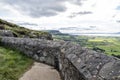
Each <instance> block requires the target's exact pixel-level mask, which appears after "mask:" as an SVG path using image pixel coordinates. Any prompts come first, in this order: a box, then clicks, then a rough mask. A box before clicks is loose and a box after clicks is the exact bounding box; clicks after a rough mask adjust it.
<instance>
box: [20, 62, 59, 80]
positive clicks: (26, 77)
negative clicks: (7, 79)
mask: <svg viewBox="0 0 120 80" xmlns="http://www.w3.org/2000/svg"><path fill="white" fill-rule="evenodd" d="M19 80H61V79H60V76H59V73H58V72H57V71H56V70H55V69H54V68H53V67H51V66H48V65H45V64H42V63H37V62H35V63H34V65H33V66H32V68H31V69H30V70H28V71H27V72H26V73H25V74H23V76H22V77H21V78H20V79H19Z"/></svg>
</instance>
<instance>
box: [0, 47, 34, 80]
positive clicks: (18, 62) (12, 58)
mask: <svg viewBox="0 0 120 80" xmlns="http://www.w3.org/2000/svg"><path fill="white" fill-rule="evenodd" d="M32 64H33V61H32V60H31V59H29V58H28V57H26V56H25V55H23V54H22V53H21V52H19V51H17V50H11V49H9V48H4V47H1V46H0V80H18V79H19V77H20V76H22V74H23V73H24V72H25V71H26V70H27V69H28V68H29V67H30V66H31V65H32Z"/></svg>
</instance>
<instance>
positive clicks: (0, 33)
mask: <svg viewBox="0 0 120 80" xmlns="http://www.w3.org/2000/svg"><path fill="white" fill-rule="evenodd" d="M0 36H4V37H14V35H13V33H12V32H11V31H10V30H0Z"/></svg>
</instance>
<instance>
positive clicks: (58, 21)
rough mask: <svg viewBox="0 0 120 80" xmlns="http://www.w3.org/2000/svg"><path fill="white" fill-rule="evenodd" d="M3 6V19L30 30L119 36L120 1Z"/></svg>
mask: <svg viewBox="0 0 120 80" xmlns="http://www.w3.org/2000/svg"><path fill="white" fill-rule="evenodd" d="M0 6H1V7H0V18H2V19H5V20H9V21H13V22H16V23H18V24H23V23H24V24H27V25H26V27H28V28H31V29H36V30H40V29H60V30H65V29H67V31H68V30H69V32H70V31H71V32H73V31H76V32H82V33H86V32H106V33H108V32H109V33H111V32H120V0H0ZM28 25H29V26H28ZM30 25H31V26H30Z"/></svg>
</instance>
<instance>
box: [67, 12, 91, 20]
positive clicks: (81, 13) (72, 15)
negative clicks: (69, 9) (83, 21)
mask: <svg viewBox="0 0 120 80" xmlns="http://www.w3.org/2000/svg"><path fill="white" fill-rule="evenodd" d="M87 14H92V12H91V11H81V12H77V13H76V12H74V13H71V15H70V16H68V17H69V18H74V17H76V16H78V15H87Z"/></svg>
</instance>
